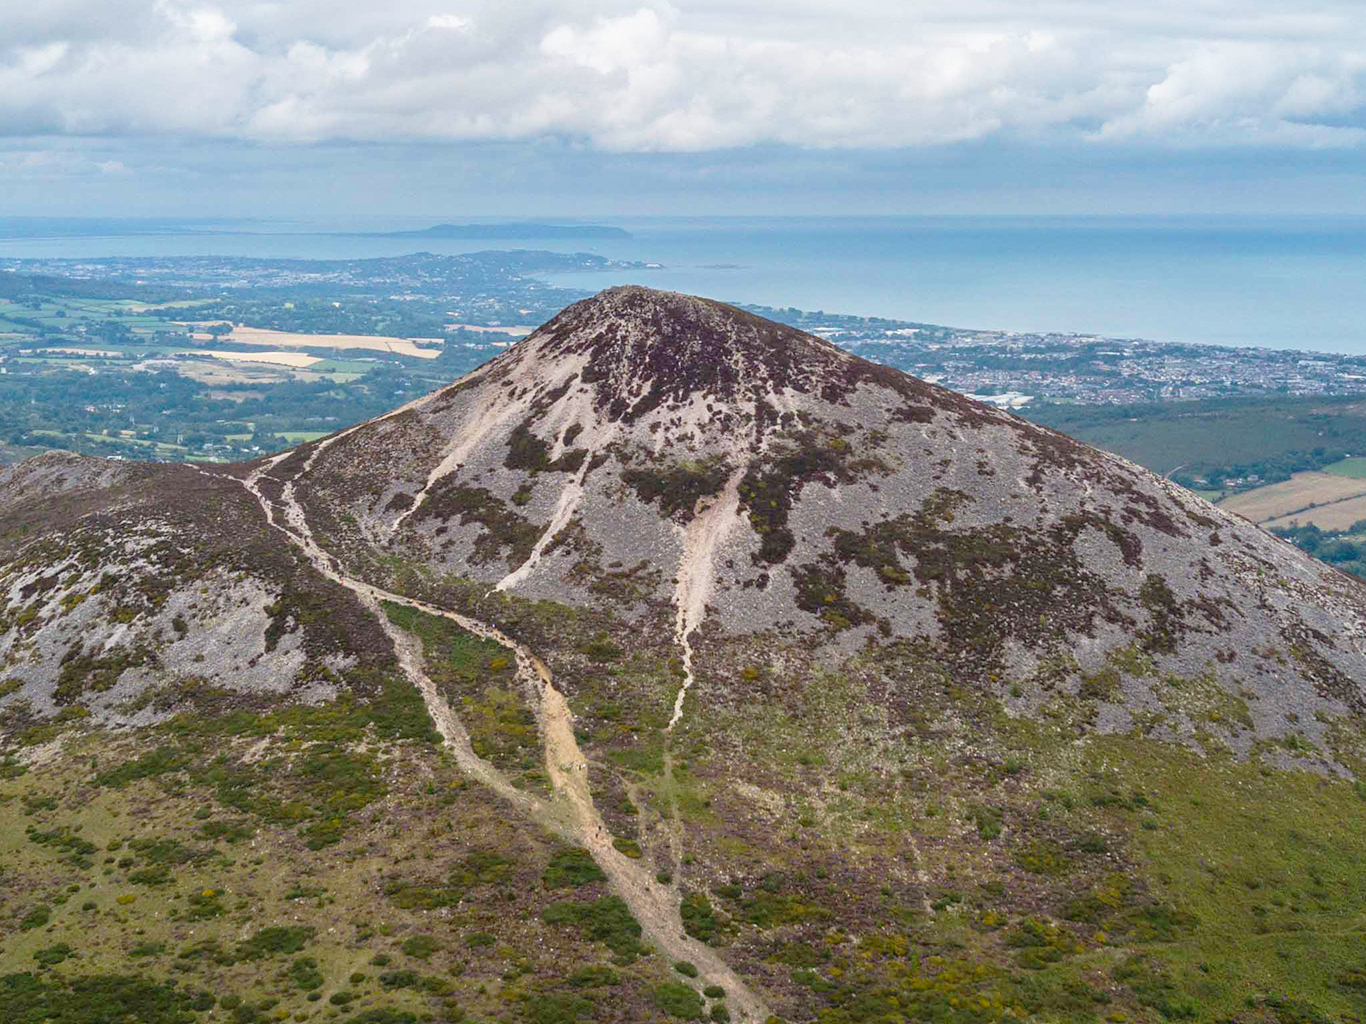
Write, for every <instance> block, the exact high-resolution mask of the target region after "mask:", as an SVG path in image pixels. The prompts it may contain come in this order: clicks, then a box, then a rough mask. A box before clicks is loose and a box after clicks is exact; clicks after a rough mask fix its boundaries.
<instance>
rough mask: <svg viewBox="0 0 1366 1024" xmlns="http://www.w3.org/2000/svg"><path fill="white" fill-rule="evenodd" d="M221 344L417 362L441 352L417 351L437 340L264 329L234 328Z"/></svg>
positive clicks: (201, 336)
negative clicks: (349, 352)
mask: <svg viewBox="0 0 1366 1024" xmlns="http://www.w3.org/2000/svg"><path fill="white" fill-rule="evenodd" d="M217 322H218V321H203V322H200V323H185V324H181V325H180V326H182V327H203V326H207V324H208V323H217ZM191 337H193V338H194V339H195V340H196V341H212V340H213V336H212V335H210V334H208V333H207V332H199V331H196V332H195V333H194V334H192V335H191ZM223 340H224V341H231V342H234V343H236V344H238V345H260V346H263V347H266V348H336V349H355V348H368V349H373V350H374V351H376V352H392V353H394V354H396V355H401V356H415V357H417V358H418V359H435V358H436V357H437V356H438V355H439V354H440V352H441V350H440V349H438V348H419V347H418V346H417V344H416V342H419V341H426V342H435V343H439V342H440V340H441V339H440V338H382V337H378V336H376V335H371V334H293V333H291V332H289V331H272V330H268V329H267V328H265V327H235V328H233V331H232V333H231V334H226V335H224V336H223Z"/></svg>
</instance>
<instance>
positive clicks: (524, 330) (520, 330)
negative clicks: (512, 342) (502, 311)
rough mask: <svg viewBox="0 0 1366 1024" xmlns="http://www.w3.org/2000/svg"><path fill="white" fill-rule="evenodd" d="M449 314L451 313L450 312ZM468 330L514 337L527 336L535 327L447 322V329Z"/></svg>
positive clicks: (476, 332)
mask: <svg viewBox="0 0 1366 1024" xmlns="http://www.w3.org/2000/svg"><path fill="white" fill-rule="evenodd" d="M448 315H449V314H448ZM457 329H459V330H466V331H473V332H474V333H475V334H506V335H508V336H509V337H512V338H525V337H526V336H527V335H528V334H530V333H531V332H532V331H534V330H535V329H536V328H534V327H480V326H479V325H478V324H447V325H446V330H448V331H454V330H457Z"/></svg>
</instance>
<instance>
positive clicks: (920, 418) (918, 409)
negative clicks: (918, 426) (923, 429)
mask: <svg viewBox="0 0 1366 1024" xmlns="http://www.w3.org/2000/svg"><path fill="white" fill-rule="evenodd" d="M892 422H893V423H932V422H934V410H933V409H931V408H930V407H929V406H928V405H902V406H898V407H897V408H895V409H893V410H892Z"/></svg>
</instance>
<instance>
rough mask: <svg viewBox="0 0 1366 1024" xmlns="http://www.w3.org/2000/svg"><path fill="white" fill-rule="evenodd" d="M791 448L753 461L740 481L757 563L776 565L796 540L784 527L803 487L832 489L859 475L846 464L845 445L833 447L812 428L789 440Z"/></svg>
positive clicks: (741, 502)
mask: <svg viewBox="0 0 1366 1024" xmlns="http://www.w3.org/2000/svg"><path fill="white" fill-rule="evenodd" d="M793 442H794V444H795V446H796V447H795V449H793V448H789V449H788V450H787V451H786V452H784V453H782V454H778V455H776V456H774V457H773V458H771V459H770V460H769V461H768V462H767V463H765V464H763V465H759V464H757V463H751V464H750V467H749V469H748V471H747V472H746V473H745V476H744V478H743V479H742V480H741V481H740V507H741V508H742V509H744V510H745V511H746V512H748V513H749V522H750V526H751V527H752V528H753V530H754V532H755V533H757V534H758V535H759V537H760V542H759V552H758V554H756V555H754V556H753V557H754V562H755V564H756V565H765V564H767V565H776V564H778V563H780V562H783V561H785V560H786V559H787V556H788V554H789V553H790V552H791V551H792V548H793V546H794V545H795V544H796V538H795V537H794V536H793V535H792V531H791V529H789V528H788V517H789V516H790V515H791V513H792V506H793V504H794V503H795V502H796V500H797V498H798V497H799V496H800V495H801V492H802V488H803V487H804V486H805V485H806V484H808V483H812V482H816V483H821V484H824V485H825V486H827V487H834V486H836V484H849V483H853V482H854V481H855V480H856V479H857V477H856V476H855V474H854V473H853V472H852V471H851V470H850V468H849V465H848V456H849V447H848V445H847V444H845V443H844V442H843V441H841V442H840V444H839V446H832V445H831V444H829V443H828V442H823V441H822V439H821V438H820V437H819V436H818V435H816V434H815V433H812V432H807V431H803V432H802V433H799V434H798V435H797V436H796V437H795V438H793Z"/></svg>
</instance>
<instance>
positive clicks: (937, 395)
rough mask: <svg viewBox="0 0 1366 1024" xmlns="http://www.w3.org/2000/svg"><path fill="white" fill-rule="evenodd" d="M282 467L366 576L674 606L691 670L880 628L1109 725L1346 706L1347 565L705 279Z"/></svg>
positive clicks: (530, 351)
mask: <svg viewBox="0 0 1366 1024" xmlns="http://www.w3.org/2000/svg"><path fill="white" fill-rule="evenodd" d="M305 466H306V468H305ZM278 473H279V475H280V477H281V479H288V480H291V481H293V484H294V487H295V490H296V492H297V494H298V495H299V497H300V500H301V502H302V504H303V506H304V508H305V509H306V510H307V511H308V514H309V516H310V518H311V519H314V520H315V521H316V522H317V523H318V524H321V525H322V531H323V532H324V533H326V534H327V535H328V536H329V537H330V538H331V544H332V550H333V552H334V553H335V554H336V555H337V556H338V557H339V558H341V559H342V560H343V561H348V560H349V564H354V565H355V566H356V567H357V570H358V571H360V572H364V571H374V570H373V569H370V570H366V568H365V567H366V566H367V565H368V564H369V563H370V561H371V560H373V559H374V558H376V557H379V556H389V555H397V556H399V557H401V558H402V559H405V560H407V561H409V562H412V563H414V564H419V565H421V566H423V567H424V572H427V573H435V574H441V573H446V574H450V575H453V576H457V577H460V578H463V579H467V580H474V581H480V582H482V583H484V584H486V585H488V586H489V587H492V588H495V589H496V590H498V591H502V592H506V593H509V594H513V595H519V596H525V597H528V598H547V599H551V600H555V601H560V602H564V603H568V604H572V605H574V606H577V607H589V608H592V607H596V608H602V609H604V610H605V611H608V612H610V614H611V615H612V616H613V617H614V618H615V619H617V620H620V621H622V622H630V623H636V624H638V625H640V626H642V627H643V626H644V625H645V624H654V625H658V624H660V623H661V622H662V621H665V620H668V623H669V627H670V629H671V630H672V631H673V633H674V635H675V639H676V640H677V642H678V645H679V649H680V651H681V652H682V654H683V655H684V656H685V657H686V658H687V662H688V664H687V666H686V667H687V668H688V670H689V671H692V669H693V668H694V665H693V662H694V661H697V663H698V664H697V666H696V667H697V668H698V670H699V671H705V670H706V668H707V665H706V659H707V657H708V656H710V657H712V658H714V659H717V664H716V665H715V666H713V669H712V672H711V674H713V675H721V676H724V675H726V674H727V673H726V670H725V667H724V666H725V663H726V662H727V661H729V660H733V653H734V652H733V650H732V648H734V647H735V644H736V642H739V641H742V640H744V639H745V638H750V639H754V640H756V642H758V641H759V640H760V639H761V638H762V637H764V636H765V635H766V634H772V633H776V634H778V635H781V636H782V637H784V638H787V639H788V640H789V641H790V640H794V639H796V638H798V637H800V638H802V641H801V642H802V645H803V646H804V647H805V648H806V650H807V651H815V652H828V654H829V657H830V658H838V657H839V656H841V654H847V653H848V652H851V651H854V650H857V649H859V648H861V647H863V646H865V645H867V644H870V643H871V644H885V643H889V642H891V641H893V640H894V641H895V642H896V643H898V644H900V645H903V646H907V647H909V648H912V649H914V650H915V652H916V654H917V656H918V659H919V660H920V661H921V663H922V664H924V665H927V666H934V667H935V669H936V670H937V671H941V672H942V673H944V674H946V675H949V676H951V677H952V678H953V679H954V680H955V681H957V682H960V683H965V684H967V685H971V686H973V687H981V688H985V689H986V690H988V691H990V692H991V693H993V694H994V695H996V696H998V697H999V698H1001V699H1002V700H1003V701H1004V703H1005V705H1006V706H1007V708H1009V709H1010V710H1011V712H1012V713H1017V712H1018V713H1029V712H1030V711H1031V710H1033V709H1037V707H1038V706H1039V705H1040V704H1041V703H1043V702H1045V701H1047V700H1048V699H1050V697H1051V696H1052V695H1053V694H1054V693H1055V692H1071V693H1074V694H1075V693H1081V692H1082V691H1083V690H1085V692H1086V693H1087V694H1089V695H1090V696H1092V697H1095V698H1097V699H1098V708H1097V715H1096V719H1095V725H1096V726H1097V727H1098V728H1101V729H1116V730H1121V731H1127V730H1128V729H1130V728H1132V727H1133V725H1134V722H1135V719H1136V716H1137V717H1142V716H1144V715H1151V714H1154V713H1159V712H1160V713H1162V714H1163V718H1164V721H1163V722H1162V723H1161V725H1160V726H1159V727H1158V728H1157V729H1156V732H1157V733H1158V734H1161V735H1167V736H1173V735H1186V736H1189V735H1191V734H1192V733H1193V732H1194V731H1196V729H1197V728H1199V727H1201V726H1202V725H1208V724H1209V723H1208V722H1205V723H1200V722H1193V721H1191V720H1189V717H1188V716H1183V715H1180V714H1177V715H1168V714H1166V713H1165V711H1164V710H1163V708H1162V707H1161V706H1160V704H1161V701H1160V699H1159V698H1157V697H1154V695H1153V694H1152V692H1151V687H1150V685H1149V684H1148V680H1150V679H1151V678H1164V677H1174V678H1181V679H1192V680H1200V681H1203V684H1205V685H1213V686H1217V687H1218V688H1219V689H1222V690H1224V691H1225V692H1227V693H1228V694H1230V695H1232V696H1233V697H1235V698H1237V699H1240V700H1248V701H1249V704H1248V706H1249V711H1248V714H1247V716H1246V718H1248V719H1250V722H1251V728H1239V727H1238V726H1237V725H1235V724H1227V725H1226V728H1228V729H1231V730H1232V731H1231V733H1230V735H1229V737H1228V739H1229V741H1230V742H1231V743H1232V744H1233V745H1234V746H1235V747H1237V748H1239V749H1243V750H1246V749H1248V747H1249V746H1250V744H1251V743H1253V742H1255V741H1256V740H1258V739H1267V738H1272V737H1277V736H1283V735H1285V734H1287V733H1288V732H1291V731H1293V732H1297V733H1301V732H1302V733H1304V734H1306V735H1307V738H1309V739H1310V740H1311V741H1313V742H1314V743H1321V742H1322V741H1324V739H1325V734H1326V731H1327V730H1328V728H1329V725H1331V723H1333V722H1338V721H1343V720H1347V719H1352V718H1355V716H1357V715H1358V714H1359V713H1360V712H1361V710H1362V703H1361V701H1362V695H1361V691H1360V688H1359V686H1358V685H1357V681H1358V680H1361V679H1366V633H1364V632H1363V629H1364V627H1363V613H1366V594H1364V593H1363V589H1362V587H1361V585H1360V584H1359V583H1357V582H1355V581H1354V580H1352V579H1350V578H1348V577H1346V576H1344V575H1342V574H1340V573H1338V572H1336V571H1334V570H1332V569H1330V568H1327V567H1326V566H1324V565H1322V564H1321V563H1318V562H1316V561H1313V560H1311V559H1309V558H1307V557H1306V556H1304V555H1303V554H1301V553H1299V552H1297V551H1296V550H1295V549H1294V548H1292V547H1291V546H1290V545H1287V544H1285V543H1283V542H1281V541H1279V540H1277V539H1275V538H1273V537H1269V536H1267V535H1266V534H1264V533H1263V532H1261V531H1259V530H1257V529H1255V528H1254V527H1253V526H1251V525H1250V524H1249V523H1247V522H1246V521H1244V520H1242V519H1240V518H1238V517H1235V516H1231V515H1227V514H1225V513H1223V512H1221V511H1220V510H1219V509H1217V508H1215V507H1213V506H1211V505H1209V504H1208V503H1206V502H1204V501H1202V500H1200V499H1199V498H1197V497H1195V496H1194V495H1191V494H1190V493H1189V492H1187V491H1185V490H1184V489H1182V488H1180V487H1177V486H1175V485H1173V484H1171V483H1169V482H1167V481H1165V480H1162V479H1160V478H1158V477H1156V476H1155V475H1153V474H1152V473H1149V472H1147V471H1146V470H1143V469H1141V468H1139V467H1137V466H1135V465H1133V464H1131V463H1128V462H1125V461H1124V460H1121V459H1119V458H1117V457H1115V456H1112V455H1109V454H1106V453H1103V452H1101V451H1098V450H1096V449H1093V448H1089V447H1087V446H1084V445H1081V444H1078V443H1076V442H1074V441H1072V440H1070V439H1068V438H1066V437H1064V436H1062V435H1059V434H1057V433H1055V432H1052V431H1049V430H1047V429H1044V428H1040V427H1037V426H1034V425H1032V424H1029V423H1027V422H1024V421H1022V420H1020V419H1018V418H1016V417H1013V416H1011V415H1009V414H1007V413H1004V412H1000V411H996V410H994V409H990V408H987V407H984V406H983V405H981V404H978V403H974V402H971V401H969V400H967V399H964V398H962V397H961V396H958V395H955V394H953V393H951V392H949V391H947V390H945V389H942V388H938V387H935V386H933V385H929V384H926V383H924V382H922V381H919V380H917V379H915V378H913V377H910V376H907V375H905V374H902V373H899V372H897V371H893V370H890V369H887V368H884V367H880V366H877V365H875V364H872V363H869V362H866V361H863V360H860V359H857V358H854V357H852V356H850V355H847V354H846V353H844V352H842V351H840V350H839V349H837V348H836V347H834V346H832V345H830V344H829V343H827V342H825V341H822V340H820V339H818V338H815V337H812V336H809V335H805V334H802V333H800V332H798V331H795V330H793V329H790V328H787V327H783V326H780V325H777V324H773V323H770V322H767V321H763V320H761V319H759V318H757V317H754V316H752V315H749V314H746V313H744V312H741V311H739V310H736V309H734V308H731V307H728V306H724V305H721V304H719V303H714V302H709V301H705V300H701V299H695V298H688V297H684V296H680V295H673V294H667V293H661V292H655V291H650V290H647V289H642V288H622V289H614V290H611V291H608V292H604V293H603V294H601V295H600V296H598V297H596V298H594V299H591V300H587V301H585V302H582V303H579V304H577V305H575V306H572V307H570V308H569V309H567V310H566V311H565V312H564V313H563V314H561V315H560V316H559V317H557V318H556V319H555V320H553V321H551V322H550V323H548V324H546V325H545V326H544V327H542V328H541V329H540V330H538V331H537V332H536V333H535V334H533V335H532V336H531V337H530V338H528V339H527V340H525V341H524V342H522V343H520V344H519V345H517V346H516V347H515V348H514V349H512V350H511V351H509V352H508V353H507V354H505V355H503V356H502V357H500V358H498V359H496V360H494V361H493V362H492V363H490V364H488V365H486V366H485V367H484V368H482V369H481V370H479V371H477V372H476V373H474V374H471V375H470V376H469V377H466V378H465V379H464V380H462V381H460V382H458V383H456V384H454V385H452V386H451V387H449V388H447V389H445V390H443V391H441V392H438V393H436V394H434V395H431V396H429V397H427V398H426V399H423V400H422V401H419V402H416V403H414V404H412V405H410V406H408V407H406V408H405V409H403V410H402V411H400V412H398V413H396V414H393V415H390V416H387V417H383V418H381V419H380V420H377V421H374V422H372V423H369V424H366V425H363V426H361V427H358V428H355V429H354V430H351V431H348V432H345V433H344V434H342V435H340V436H338V437H336V438H333V439H330V440H328V441H323V442H320V443H318V444H316V445H313V446H305V448H304V449H301V450H300V454H299V457H298V458H294V459H290V460H288V461H287V462H286V463H283V464H282V465H281V466H280V467H279V470H278ZM325 543H326V542H325ZM694 647H696V648H698V649H697V650H693V648H694ZM1026 684H1029V685H1026ZM1012 688H1013V689H1012ZM1015 692H1019V693H1020V695H1019V696H1014V695H1012V694H1013V693H1015ZM1248 694H1250V695H1252V697H1251V699H1250V700H1249V698H1248V697H1247V696H1246V695H1248ZM1240 695H1242V696H1240ZM1287 712H1290V713H1291V714H1293V715H1295V716H1296V717H1297V719H1298V721H1295V722H1292V721H1290V720H1287V718H1286V713H1287ZM1240 717H1244V716H1240Z"/></svg>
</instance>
